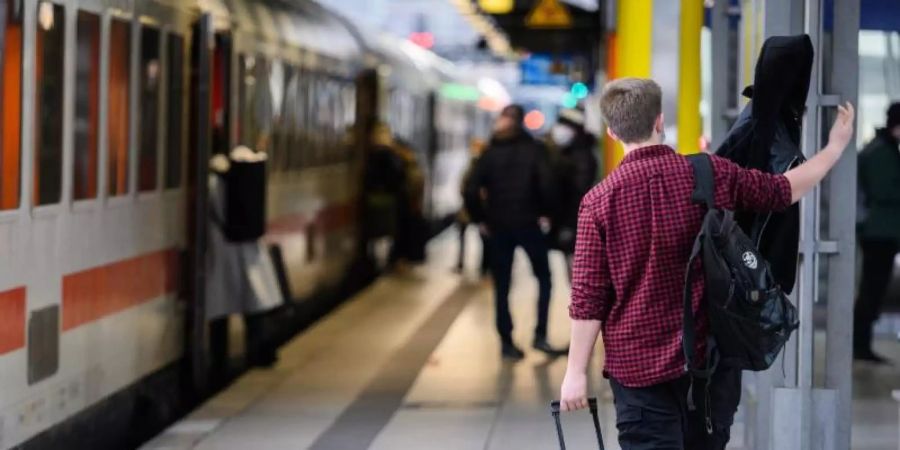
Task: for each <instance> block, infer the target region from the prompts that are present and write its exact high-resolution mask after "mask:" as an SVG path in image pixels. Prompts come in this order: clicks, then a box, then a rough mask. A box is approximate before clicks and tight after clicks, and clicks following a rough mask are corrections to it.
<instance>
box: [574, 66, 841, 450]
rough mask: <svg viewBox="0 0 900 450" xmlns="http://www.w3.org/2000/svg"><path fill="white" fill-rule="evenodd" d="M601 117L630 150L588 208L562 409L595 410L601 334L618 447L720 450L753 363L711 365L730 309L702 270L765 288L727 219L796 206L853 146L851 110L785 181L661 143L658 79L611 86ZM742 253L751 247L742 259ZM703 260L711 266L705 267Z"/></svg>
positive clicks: (781, 322) (785, 314)
mask: <svg viewBox="0 0 900 450" xmlns="http://www.w3.org/2000/svg"><path fill="white" fill-rule="evenodd" d="M601 110H602V113H603V118H604V120H605V121H606V123H607V127H608V133H609V135H610V137H611V138H613V139H615V140H617V141H619V142H621V143H622V144H623V146H624V149H625V158H624V160H623V161H622V163H621V165H620V166H619V167H618V168H617V169H616V170H615V171H614V172H613V173H611V174H610V175H609V176H608V177H607V178H606V179H605V180H604V181H603V182H602V183H600V185H598V186H597V187H596V188H594V189H592V190H591V191H590V192H589V193H588V194H587V195H586V196H585V198H584V200H583V202H582V206H581V211H580V213H579V219H578V236H577V240H576V249H575V262H574V276H573V281H572V301H571V305H570V308H569V311H570V316H571V318H572V320H573V322H572V340H571V345H572V347H571V350H570V353H569V362H568V368H567V371H566V376H565V379H564V381H563V384H562V388H561V404H560V406H561V407H560V409H561V410H563V411H571V410H575V409H580V408H584V407H587V403H588V402H587V375H586V373H587V366H588V361H589V359H590V356H591V353H592V350H593V347H594V344H595V342H596V340H597V337H598V335H599V333H600V331H601V330H602V331H603V343H604V350H605V353H606V359H605V369H604V375H605V376H606V377H607V378H609V380H610V385H611V387H612V391H613V395H614V397H615V407H616V416H617V422H616V423H617V428H618V431H619V442H620V443H621V444H622V447H624V448H629V449H659V448H673V449H691V450H695V449H724V448H725V446H726V444H727V442H728V440H729V438H730V428H731V425H732V423H733V419H734V413H735V411H736V409H737V406H738V403H739V402H740V392H741V370H740V368H738V367H739V366H741V364H750V363H757V361H743V360H739V359H735V360H731V359H729V360H728V361H726V360H725V358H724V357H723V358H722V360H721V361H720V364H718V366H716V365H715V364H714V363H715V362H719V361H718V358H719V356H720V355H724V354H726V349H723V350H721V351H717V352H713V351H710V352H707V349H709V348H710V346H711V345H715V341H716V340H713V339H709V338H708V337H711V335H712V334H716V336H717V339H718V337H719V336H722V334H721V330H719V329H717V326H719V325H721V324H718V323H712V316H714V312H715V309H713V308H712V306H711V305H713V304H715V305H716V306H721V305H720V303H718V301H719V300H721V297H720V296H721V295H722V293H721V292H711V291H709V290H708V289H707V288H706V286H707V285H709V284H710V283H711V282H713V281H719V280H707V279H705V278H706V277H708V274H710V273H716V274H717V273H718V272H715V271H711V270H712V269H715V268H710V267H706V262H707V261H710V260H712V259H710V258H713V257H721V258H722V259H720V260H719V261H720V262H722V263H723V264H726V265H727V266H728V267H730V268H733V269H734V270H735V271H736V272H738V273H740V274H744V273H750V272H746V271H753V272H752V273H758V274H761V275H764V276H766V277H770V273H769V272H768V266H767V264H766V262H765V261H763V260H761V259H760V257H759V255H758V253H756V252H755V250H754V249H753V248H752V245H751V244H752V243H748V242H749V240H747V239H746V236H743V234H742V233H741V232H740V229H739V228H738V227H737V226H736V225H734V223H733V213H730V212H728V211H725V210H753V211H761V212H762V211H770V210H781V209H784V208H787V207H788V206H789V205H790V204H792V203H795V202H797V201H799V200H800V198H801V197H802V196H803V195H804V194H806V193H807V192H809V191H810V190H811V189H812V188H813V187H814V186H815V185H816V184H818V183H819V182H820V181H821V180H822V178H824V176H825V175H826V174H827V173H828V171H829V170H830V169H831V168H832V167H833V166H834V164H835V163H836V162H837V161H838V159H839V158H840V156H841V154H842V152H843V150H844V149H845V148H846V146H847V144H848V142H849V141H850V139H851V137H852V135H853V120H854V111H853V107H852V106H851V105H849V104H847V105H846V106H841V107H840V108H839V113H838V118H837V120H836V121H835V124H834V126H833V127H832V130H831V134H830V138H829V142H828V145H827V146H826V147H825V148H824V149H822V151H820V152H819V153H818V154H817V155H816V156H815V157H813V158H812V159H810V160H809V161H808V162H806V163H804V164H802V165H800V166H798V167H796V168H795V169H793V170H790V171H788V172H787V173H786V174H784V175H770V174H765V173H762V172H759V171H755V170H745V169H742V168H740V167H738V166H737V165H735V164H733V163H731V162H729V161H727V160H725V159H722V158H718V157H714V156H704V157H703V158H696V157H695V158H693V159H688V158H685V157H683V156H680V155H678V154H677V153H675V152H674V151H673V150H672V149H671V148H670V147H668V146H665V145H662V141H663V139H662V135H663V130H664V122H663V115H662V112H661V110H662V93H661V90H660V88H659V86H658V85H657V84H656V83H655V82H653V81H652V80H647V79H636V78H624V79H620V80H616V81H613V82H611V83H609V84H608V85H607V86H606V87H605V89H604V90H603V93H602V99H601ZM704 221H705V223H706V225H708V224H711V223H714V224H718V225H724V224H727V223H730V225H728V226H727V227H724V226H723V227H722V228H721V230H725V231H727V232H728V234H727V235H724V237H727V238H733V239H731V240H728V239H724V240H720V241H725V242H724V243H722V242H713V241H715V239H708V238H709V237H710V236H708V235H704V234H701V233H700V232H701V230H704V233H709V232H712V231H715V230H711V229H710V228H708V227H707V226H706V225H704ZM729 221H730V222H729ZM734 243H741V244H744V245H747V248H746V249H745V250H746V251H744V252H743V253H737V255H736V259H737V260H736V261H735V260H734V259H735V258H732V256H735V255H733V254H732V253H733V251H734V250H735V247H734V246H733V245H732V244H734ZM699 250H702V252H700V253H702V261H703V264H701V263H700V261H697V259H701V258H699V257H697V256H698V252H699ZM720 251H727V252H728V253H717V252H720ZM725 257H728V259H725ZM689 261H692V262H691V263H690V264H689ZM728 267H726V268H728ZM741 267H743V269H741ZM686 275H687V276H686ZM685 278H688V280H689V282H688V283H685ZM731 281H732V280H727V281H726V282H731ZM754 286H755V285H754ZM737 289H739V290H740V293H742V294H744V293H746V294H748V296H747V298H738V297H737V296H736V298H735V299H731V300H733V302H732V303H736V304H742V305H743V304H745V303H746V302H748V301H760V302H766V304H770V302H771V304H773V305H777V306H779V307H782V308H784V307H786V306H785V302H786V299H785V297H784V296H783V294H781V293H780V291H778V290H777V289H776V290H775V291H774V292H773V293H769V292H760V291H758V290H754V291H752V292H745V291H744V290H743V287H737ZM682 292H683V293H684V295H683V296H682V295H679V293H682ZM726 295H727V293H726ZM685 303H687V307H685ZM725 306H728V305H725ZM772 318H773V319H777V322H776V323H775V325H777V326H778V327H779V328H780V329H779V332H780V334H779V336H783V335H786V334H787V335H789V333H790V331H792V330H793V327H796V320H795V319H794V318H792V317H791V315H790V310H782V311H780V315H777V317H772ZM686 324H693V326H691V327H689V328H688V327H687V326H686ZM752 325H755V323H754V324H752ZM732 331H733V330H732ZM682 335H684V340H682ZM767 337H772V336H767ZM729 344H731V342H729ZM780 345H783V342H781V343H780ZM779 349H780V346H779V345H774V346H773V348H771V349H766V350H767V351H763V349H760V353H764V354H765V355H766V357H767V358H765V360H764V361H763V362H762V364H770V363H771V361H770V360H769V359H770V358H772V357H773V352H775V353H777V350H779ZM713 358H715V359H713ZM739 363H740V364H739ZM701 367H706V369H708V370H707V371H706V372H707V378H706V379H703V378H702V377H700V376H699V375H698V374H699V373H701V372H703V371H702V370H699V369H698V368H701Z"/></svg>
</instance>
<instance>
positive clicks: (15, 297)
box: [0, 287, 27, 355]
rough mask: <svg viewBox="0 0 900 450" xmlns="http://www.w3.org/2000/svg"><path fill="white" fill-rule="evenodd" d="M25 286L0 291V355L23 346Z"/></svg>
mask: <svg viewBox="0 0 900 450" xmlns="http://www.w3.org/2000/svg"><path fill="white" fill-rule="evenodd" d="M26 296H27V295H26V291H25V287H19V288H15V289H12V290H9V291H4V292H0V355H2V354H5V353H9V352H11V351H14V350H18V349H20V348H22V347H25V297H26Z"/></svg>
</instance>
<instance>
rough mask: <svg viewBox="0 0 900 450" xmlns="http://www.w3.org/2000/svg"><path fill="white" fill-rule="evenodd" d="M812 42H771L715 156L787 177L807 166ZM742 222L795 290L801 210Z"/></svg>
mask: <svg viewBox="0 0 900 450" xmlns="http://www.w3.org/2000/svg"><path fill="white" fill-rule="evenodd" d="M812 61H813V46H812V41H810V39H809V36H807V35H800V36H773V37H771V38H769V39H767V40H766V42H765V43H764V44H763V48H762V51H761V52H760V55H759V59H758V60H757V63H756V74H755V77H754V85H753V86H750V87H748V88H747V89H745V90H744V95H745V96H747V97H749V98H751V99H752V100H751V101H750V103H748V104H747V106H746V107H744V110H743V111H742V112H741V115H740V116H739V117H738V120H737V122H735V124H734V126H732V128H731V130H730V131H729V132H728V136H727V137H726V138H725V141H724V142H723V143H722V145H721V146H720V147H719V149H718V150H716V154H717V155H719V156H722V157H725V158H728V159H730V160H732V161H734V162H735V163H737V164H738V165H740V166H742V167H745V168H751V169H758V170H762V171H764V172H768V173H784V172H787V171H788V170H789V169H791V168H792V167H794V166H796V165H798V164H800V163H802V162H803V153H802V151H801V149H800V133H801V125H802V121H803V114H804V111H805V105H806V94H807V91H808V90H809V81H810V76H811V73H812V72H811V71H812ZM738 221H739V222H740V224H741V226H742V228H743V229H744V231H745V232H747V233H748V235H749V236H750V237H751V238H752V239H753V240H754V241H756V242H757V243H758V246H759V250H760V252H761V253H762V254H763V255H764V256H765V257H766V260H768V261H769V263H770V264H771V266H772V273H773V274H774V276H775V279H776V281H777V282H778V283H779V284H780V285H781V287H782V289H783V290H784V291H785V292H786V293H790V292H791V291H792V290H793V288H794V282H795V281H796V274H797V260H798V246H799V241H800V209H799V206H797V205H794V206H792V207H790V208H788V210H786V211H784V212H780V213H772V214H754V213H739V214H738Z"/></svg>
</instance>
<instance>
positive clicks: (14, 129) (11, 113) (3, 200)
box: [0, 2, 22, 209]
mask: <svg viewBox="0 0 900 450" xmlns="http://www.w3.org/2000/svg"><path fill="white" fill-rule="evenodd" d="M6 5H7V7H8V11H7V16H6V17H7V22H6V31H5V32H4V47H3V49H2V50H3V59H2V62H3V69H2V72H0V75H2V76H3V80H2V81H3V86H2V88H0V89H2V91H0V92H2V95H3V98H2V105H0V106H2V108H3V110H2V111H0V113H2V120H3V128H2V130H0V132H2V135H0V144H2V147H0V209H15V208H17V207H18V206H19V185H20V181H21V178H20V171H21V161H20V158H21V156H22V154H21V137H22V134H21V133H22V129H21V117H22V114H21V113H22V24H21V18H20V17H16V16H17V11H16V10H15V8H14V6H13V5H15V2H6ZM18 13H21V11H18Z"/></svg>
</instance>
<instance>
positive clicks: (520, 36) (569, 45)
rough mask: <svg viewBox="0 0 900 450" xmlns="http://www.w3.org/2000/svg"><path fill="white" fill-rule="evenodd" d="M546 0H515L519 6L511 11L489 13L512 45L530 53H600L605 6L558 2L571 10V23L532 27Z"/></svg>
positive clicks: (516, 5)
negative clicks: (531, 20)
mask: <svg viewBox="0 0 900 450" xmlns="http://www.w3.org/2000/svg"><path fill="white" fill-rule="evenodd" d="M542 1H545V0H515V6H514V7H513V9H512V10H511V11H510V12H508V13H506V14H488V15H490V16H491V17H492V18H493V19H494V21H495V22H496V24H497V25H498V26H499V27H500V28H501V29H502V30H503V31H504V33H506V35H507V36H508V37H509V41H510V44H511V46H512V47H513V48H515V49H522V50H525V51H527V52H530V53H550V54H586V55H587V54H596V49H597V46H598V45H599V44H600V40H601V38H602V34H603V23H604V21H603V10H604V8H602V7H600V8H597V9H596V10H594V11H589V10H585V9H582V8H579V7H578V6H575V5H572V4H568V3H564V2H559V3H558V4H561V5H563V6H564V7H565V8H566V9H567V10H568V12H569V15H570V17H571V24H570V26H568V27H561V28H560V27H549V28H543V27H532V26H529V24H528V18H529V15H530V14H531V13H532V11H533V10H534V8H535V7H536V6H537V5H538V4H539V3H540V2H542ZM475 3H476V4H477V3H478V2H477V1H476V2H475ZM600 3H601V4H602V3H604V2H600ZM482 12H483V10H482Z"/></svg>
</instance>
